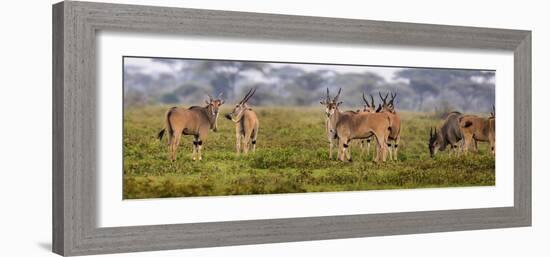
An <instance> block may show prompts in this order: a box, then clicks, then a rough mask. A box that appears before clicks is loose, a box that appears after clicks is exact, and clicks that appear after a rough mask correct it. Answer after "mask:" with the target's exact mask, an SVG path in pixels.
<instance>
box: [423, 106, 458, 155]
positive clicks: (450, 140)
mask: <svg viewBox="0 0 550 257" xmlns="http://www.w3.org/2000/svg"><path fill="white" fill-rule="evenodd" d="M461 116H462V113H460V112H450V113H449V114H448V115H447V117H446V118H445V121H444V122H443V125H441V127H440V128H439V131H438V130H437V128H435V129H433V128H430V139H429V143H428V148H429V150H430V157H432V158H434V157H435V154H436V153H437V151H444V150H445V149H446V148H447V145H450V146H451V151H449V155H450V154H451V153H452V151H454V152H455V154H456V155H457V156H458V155H459V154H460V147H459V146H460V145H459V142H461V140H462V139H463V135H462V130H461V129H460V124H459V119H460V117H461Z"/></svg>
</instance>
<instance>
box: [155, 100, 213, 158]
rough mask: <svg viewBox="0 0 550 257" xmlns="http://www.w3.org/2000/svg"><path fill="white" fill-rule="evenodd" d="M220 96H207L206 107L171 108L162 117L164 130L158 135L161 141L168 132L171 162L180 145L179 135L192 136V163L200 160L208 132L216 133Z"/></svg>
mask: <svg viewBox="0 0 550 257" xmlns="http://www.w3.org/2000/svg"><path fill="white" fill-rule="evenodd" d="M221 97H222V94H221V93H220V95H219V96H218V98H217V99H214V98H212V96H211V95H208V100H206V101H205V102H206V106H204V107H202V106H191V107H189V108H188V109H184V108H178V107H172V108H170V109H169V110H168V111H167V112H166V114H165V115H164V128H163V129H162V130H161V131H160V132H159V133H158V139H159V140H162V137H163V136H164V133H165V131H168V152H169V158H170V159H171V160H172V161H175V160H176V155H177V154H176V153H177V149H178V146H179V144H180V139H181V135H192V136H193V154H192V159H193V161H194V160H196V159H197V158H198V159H199V160H202V151H201V147H202V144H203V143H204V141H206V137H207V135H208V131H209V130H210V129H212V130H213V131H214V132H216V131H217V120H218V109H219V108H220V106H221V105H222V104H223V100H221Z"/></svg>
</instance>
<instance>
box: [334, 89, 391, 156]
mask: <svg viewBox="0 0 550 257" xmlns="http://www.w3.org/2000/svg"><path fill="white" fill-rule="evenodd" d="M338 96H339V95H338ZM340 104H342V102H338V98H335V99H333V100H332V101H330V103H329V104H328V105H327V113H328V116H329V119H330V123H331V124H336V127H335V128H336V129H335V131H336V138H337V140H338V157H339V160H341V161H344V160H345V159H346V158H347V159H348V161H351V160H352V159H351V153H350V152H349V151H348V147H349V143H350V141H351V140H353V139H366V138H369V137H371V136H373V135H374V138H375V140H376V143H377V146H378V147H379V148H378V149H379V150H378V151H377V158H376V159H375V161H379V160H380V158H381V159H382V161H386V154H387V153H386V151H387V148H386V139H387V136H388V134H389V130H390V125H391V124H390V119H389V117H388V115H386V114H383V113H366V112H360V113H356V112H341V111H340V110H339V109H338V107H339V105H340Z"/></svg>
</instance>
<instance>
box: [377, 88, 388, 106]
mask: <svg viewBox="0 0 550 257" xmlns="http://www.w3.org/2000/svg"><path fill="white" fill-rule="evenodd" d="M378 95H379V96H380V100H382V102H383V103H384V104H386V99H384V97H383V96H382V93H380V91H378Z"/></svg>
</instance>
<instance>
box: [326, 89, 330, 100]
mask: <svg viewBox="0 0 550 257" xmlns="http://www.w3.org/2000/svg"><path fill="white" fill-rule="evenodd" d="M326 101H327V102H329V101H330V95H329V93H328V87H327V99H326Z"/></svg>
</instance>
